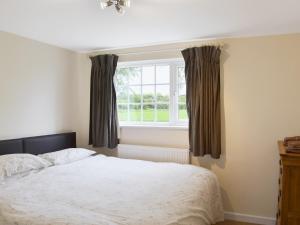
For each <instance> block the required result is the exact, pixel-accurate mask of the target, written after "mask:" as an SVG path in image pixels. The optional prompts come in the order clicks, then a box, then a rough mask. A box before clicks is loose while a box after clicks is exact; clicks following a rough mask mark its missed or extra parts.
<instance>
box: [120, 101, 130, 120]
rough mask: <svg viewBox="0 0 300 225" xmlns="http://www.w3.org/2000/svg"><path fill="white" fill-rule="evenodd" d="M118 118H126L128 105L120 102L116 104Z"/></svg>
mask: <svg viewBox="0 0 300 225" xmlns="http://www.w3.org/2000/svg"><path fill="white" fill-rule="evenodd" d="M118 118H119V120H120V121H127V120H128V106H127V105H123V104H120V105H118Z"/></svg>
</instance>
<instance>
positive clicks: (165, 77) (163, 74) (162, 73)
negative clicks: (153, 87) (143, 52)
mask: <svg viewBox="0 0 300 225" xmlns="http://www.w3.org/2000/svg"><path fill="white" fill-rule="evenodd" d="M156 83H157V84H169V83H170V66H168V65H167V66H156Z"/></svg>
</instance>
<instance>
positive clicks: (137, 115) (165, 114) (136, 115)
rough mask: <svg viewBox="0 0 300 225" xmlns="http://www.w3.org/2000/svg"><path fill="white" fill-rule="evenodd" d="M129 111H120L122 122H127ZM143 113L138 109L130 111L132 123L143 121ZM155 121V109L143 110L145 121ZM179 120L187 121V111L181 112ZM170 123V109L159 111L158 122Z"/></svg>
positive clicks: (119, 115)
mask: <svg viewBox="0 0 300 225" xmlns="http://www.w3.org/2000/svg"><path fill="white" fill-rule="evenodd" d="M127 115H128V112H127V110H122V109H119V110H118V117H119V120H120V121H127ZM141 117H142V112H141V110H138V109H131V110H130V121H141ZM154 120H155V113H154V110H153V109H144V110H143V121H144V122H153V121H154ZM179 120H187V114H186V110H183V109H181V110H179ZM168 121H169V110H168V109H158V110H157V122H168Z"/></svg>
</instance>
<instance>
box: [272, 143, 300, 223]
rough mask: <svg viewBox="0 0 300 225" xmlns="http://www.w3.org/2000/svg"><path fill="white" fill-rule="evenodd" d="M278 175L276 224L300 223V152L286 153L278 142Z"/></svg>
mask: <svg viewBox="0 0 300 225" xmlns="http://www.w3.org/2000/svg"><path fill="white" fill-rule="evenodd" d="M278 145H279V154H280V162H279V163H280V177H279V193H278V212H277V225H300V154H295V153H287V152H286V149H285V146H284V145H283V142H282V141H279V142H278Z"/></svg>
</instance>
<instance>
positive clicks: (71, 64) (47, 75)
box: [0, 32, 77, 139]
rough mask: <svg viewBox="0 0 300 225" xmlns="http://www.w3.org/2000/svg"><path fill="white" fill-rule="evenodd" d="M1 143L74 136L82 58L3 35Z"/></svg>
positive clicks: (0, 40) (0, 56) (0, 35)
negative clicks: (78, 63) (78, 61)
mask: <svg viewBox="0 0 300 225" xmlns="http://www.w3.org/2000/svg"><path fill="white" fill-rule="evenodd" d="M0 49H1V51H0V62H1V63H0V64H1V66H0V124H1V125H0V139H13V138H19V137H26V136H37V135H44V134H49V133H50V134H51V133H60V132H68V131H72V130H74V121H75V118H74V116H73V115H74V111H75V97H74V96H76V88H77V86H76V85H77V83H76V53H74V52H71V51H68V50H65V49H62V48H58V47H54V46H50V45H47V44H42V43H40V42H37V41H33V40H29V39H26V38H22V37H18V36H16V35H13V34H8V33H5V32H0Z"/></svg>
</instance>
